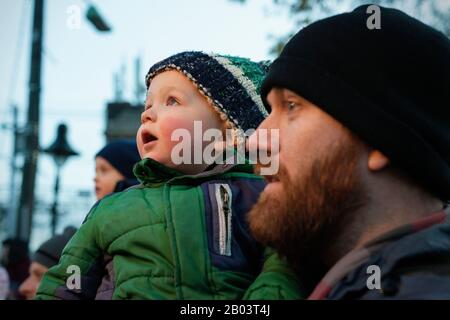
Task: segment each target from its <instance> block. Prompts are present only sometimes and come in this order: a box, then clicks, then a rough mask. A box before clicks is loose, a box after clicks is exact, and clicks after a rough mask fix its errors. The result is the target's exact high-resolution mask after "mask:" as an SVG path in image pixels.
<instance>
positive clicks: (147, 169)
mask: <svg viewBox="0 0 450 320" xmlns="http://www.w3.org/2000/svg"><path fill="white" fill-rule="evenodd" d="M133 172H134V175H135V176H136V178H137V179H138V180H139V182H141V183H142V184H144V185H152V186H157V185H160V184H163V183H167V182H175V181H179V182H181V181H186V180H199V179H206V178H210V177H212V176H215V175H219V174H222V173H225V172H245V173H253V166H252V165H250V164H248V163H246V164H235V165H233V164H217V165H215V166H212V167H210V168H208V169H207V171H204V172H201V173H198V174H194V175H187V174H184V173H182V172H180V171H178V170H176V169H173V168H169V167H167V166H165V165H163V164H162V163H160V162H158V161H156V160H153V159H151V158H145V159H143V160H141V161H139V162H138V163H136V165H135V166H134V169H133Z"/></svg>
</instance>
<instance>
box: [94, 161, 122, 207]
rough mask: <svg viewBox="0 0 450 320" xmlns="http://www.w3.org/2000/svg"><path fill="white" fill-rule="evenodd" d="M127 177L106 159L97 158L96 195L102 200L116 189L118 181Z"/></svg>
mask: <svg viewBox="0 0 450 320" xmlns="http://www.w3.org/2000/svg"><path fill="white" fill-rule="evenodd" d="M124 179H125V177H124V176H123V175H122V174H121V173H120V172H119V171H117V170H116V169H115V168H114V167H113V166H112V165H111V164H110V163H109V162H108V161H107V160H106V159H104V158H102V157H96V158H95V178H94V182H95V196H96V197H97V200H100V199H101V198H103V197H104V196H106V195H107V194H110V193H111V192H113V191H114V189H115V187H116V184H117V182H119V181H121V180H124Z"/></svg>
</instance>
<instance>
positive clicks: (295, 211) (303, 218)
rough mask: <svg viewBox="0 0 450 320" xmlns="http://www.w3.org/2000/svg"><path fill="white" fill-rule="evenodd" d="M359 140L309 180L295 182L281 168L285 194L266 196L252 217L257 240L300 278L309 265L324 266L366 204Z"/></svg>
mask: <svg viewBox="0 0 450 320" xmlns="http://www.w3.org/2000/svg"><path fill="white" fill-rule="evenodd" d="M355 139H357V138H354V139H351V140H350V141H346V142H345V144H344V143H342V144H340V145H336V146H334V147H333V148H330V149H329V150H328V152H327V155H326V156H325V157H322V158H320V159H317V160H315V161H314V162H313V164H312V166H311V168H310V170H309V172H308V174H306V175H305V176H304V177H303V178H300V177H292V178H291V177H290V176H289V175H288V173H287V171H286V168H285V167H284V166H283V165H282V164H281V163H280V169H279V173H278V179H279V181H280V182H281V183H282V186H283V187H282V190H283V192H277V194H267V192H263V193H262V194H261V197H260V198H259V201H258V202H257V203H256V204H255V206H254V207H253V209H252V210H251V211H250V213H249V224H250V229H251V231H252V233H253V235H254V237H255V238H256V240H258V241H260V242H261V243H262V244H263V245H265V246H270V247H273V248H275V249H276V250H277V251H278V252H279V253H280V254H281V255H283V256H286V258H287V260H288V261H289V262H290V264H291V265H292V267H293V268H294V269H295V270H296V271H297V272H299V270H300V269H302V264H305V262H306V264H307V263H308V262H309V260H311V261H318V260H320V257H321V256H322V254H324V252H325V251H326V250H327V247H330V245H331V244H332V243H333V239H335V236H336V235H337V234H339V233H340V232H341V230H342V229H343V226H345V225H346V224H347V222H348V221H349V220H348V219H351V216H352V213H353V212H354V211H355V210H356V209H358V208H360V206H361V205H363V204H364V202H365V199H366V193H365V191H364V189H363V187H362V183H361V181H360V180H361V179H360V177H359V176H358V172H357V170H356V169H357V163H358V161H357V160H358V157H359V156H360V155H361V144H360V143H358V142H357V141H356V140H355ZM289 165H293V166H294V165H296V164H295V163H292V164H289Z"/></svg>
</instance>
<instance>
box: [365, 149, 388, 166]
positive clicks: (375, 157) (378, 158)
mask: <svg viewBox="0 0 450 320" xmlns="http://www.w3.org/2000/svg"><path fill="white" fill-rule="evenodd" d="M388 164H389V158H388V157H386V156H385V155H384V154H382V153H381V152H380V151H378V150H372V151H370V153H369V158H368V160H367V166H368V168H369V170H370V171H379V170H382V169H384V168H385V167H386V166H387V165H388Z"/></svg>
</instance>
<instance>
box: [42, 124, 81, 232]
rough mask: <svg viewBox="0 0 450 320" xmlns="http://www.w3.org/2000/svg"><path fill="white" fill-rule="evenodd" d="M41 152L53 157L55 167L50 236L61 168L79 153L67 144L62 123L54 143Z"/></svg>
mask: <svg viewBox="0 0 450 320" xmlns="http://www.w3.org/2000/svg"><path fill="white" fill-rule="evenodd" d="M43 151H44V152H45V153H48V154H49V155H51V156H52V157H53V160H54V162H55V165H56V180H55V189H54V192H55V194H54V201H53V205H52V208H51V219H52V220H51V228H52V235H54V234H55V232H56V225H57V219H58V193H59V174H60V171H61V167H62V166H63V165H64V163H65V162H66V160H67V159H68V158H69V157H71V156H77V155H79V153H78V152H76V151H74V150H73V149H72V147H71V146H70V145H69V143H68V142H67V126H66V125H65V124H64V123H61V124H59V125H58V130H57V133H56V140H55V142H53V143H52V144H51V145H50V146H49V147H48V148H46V149H44V150H43Z"/></svg>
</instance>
